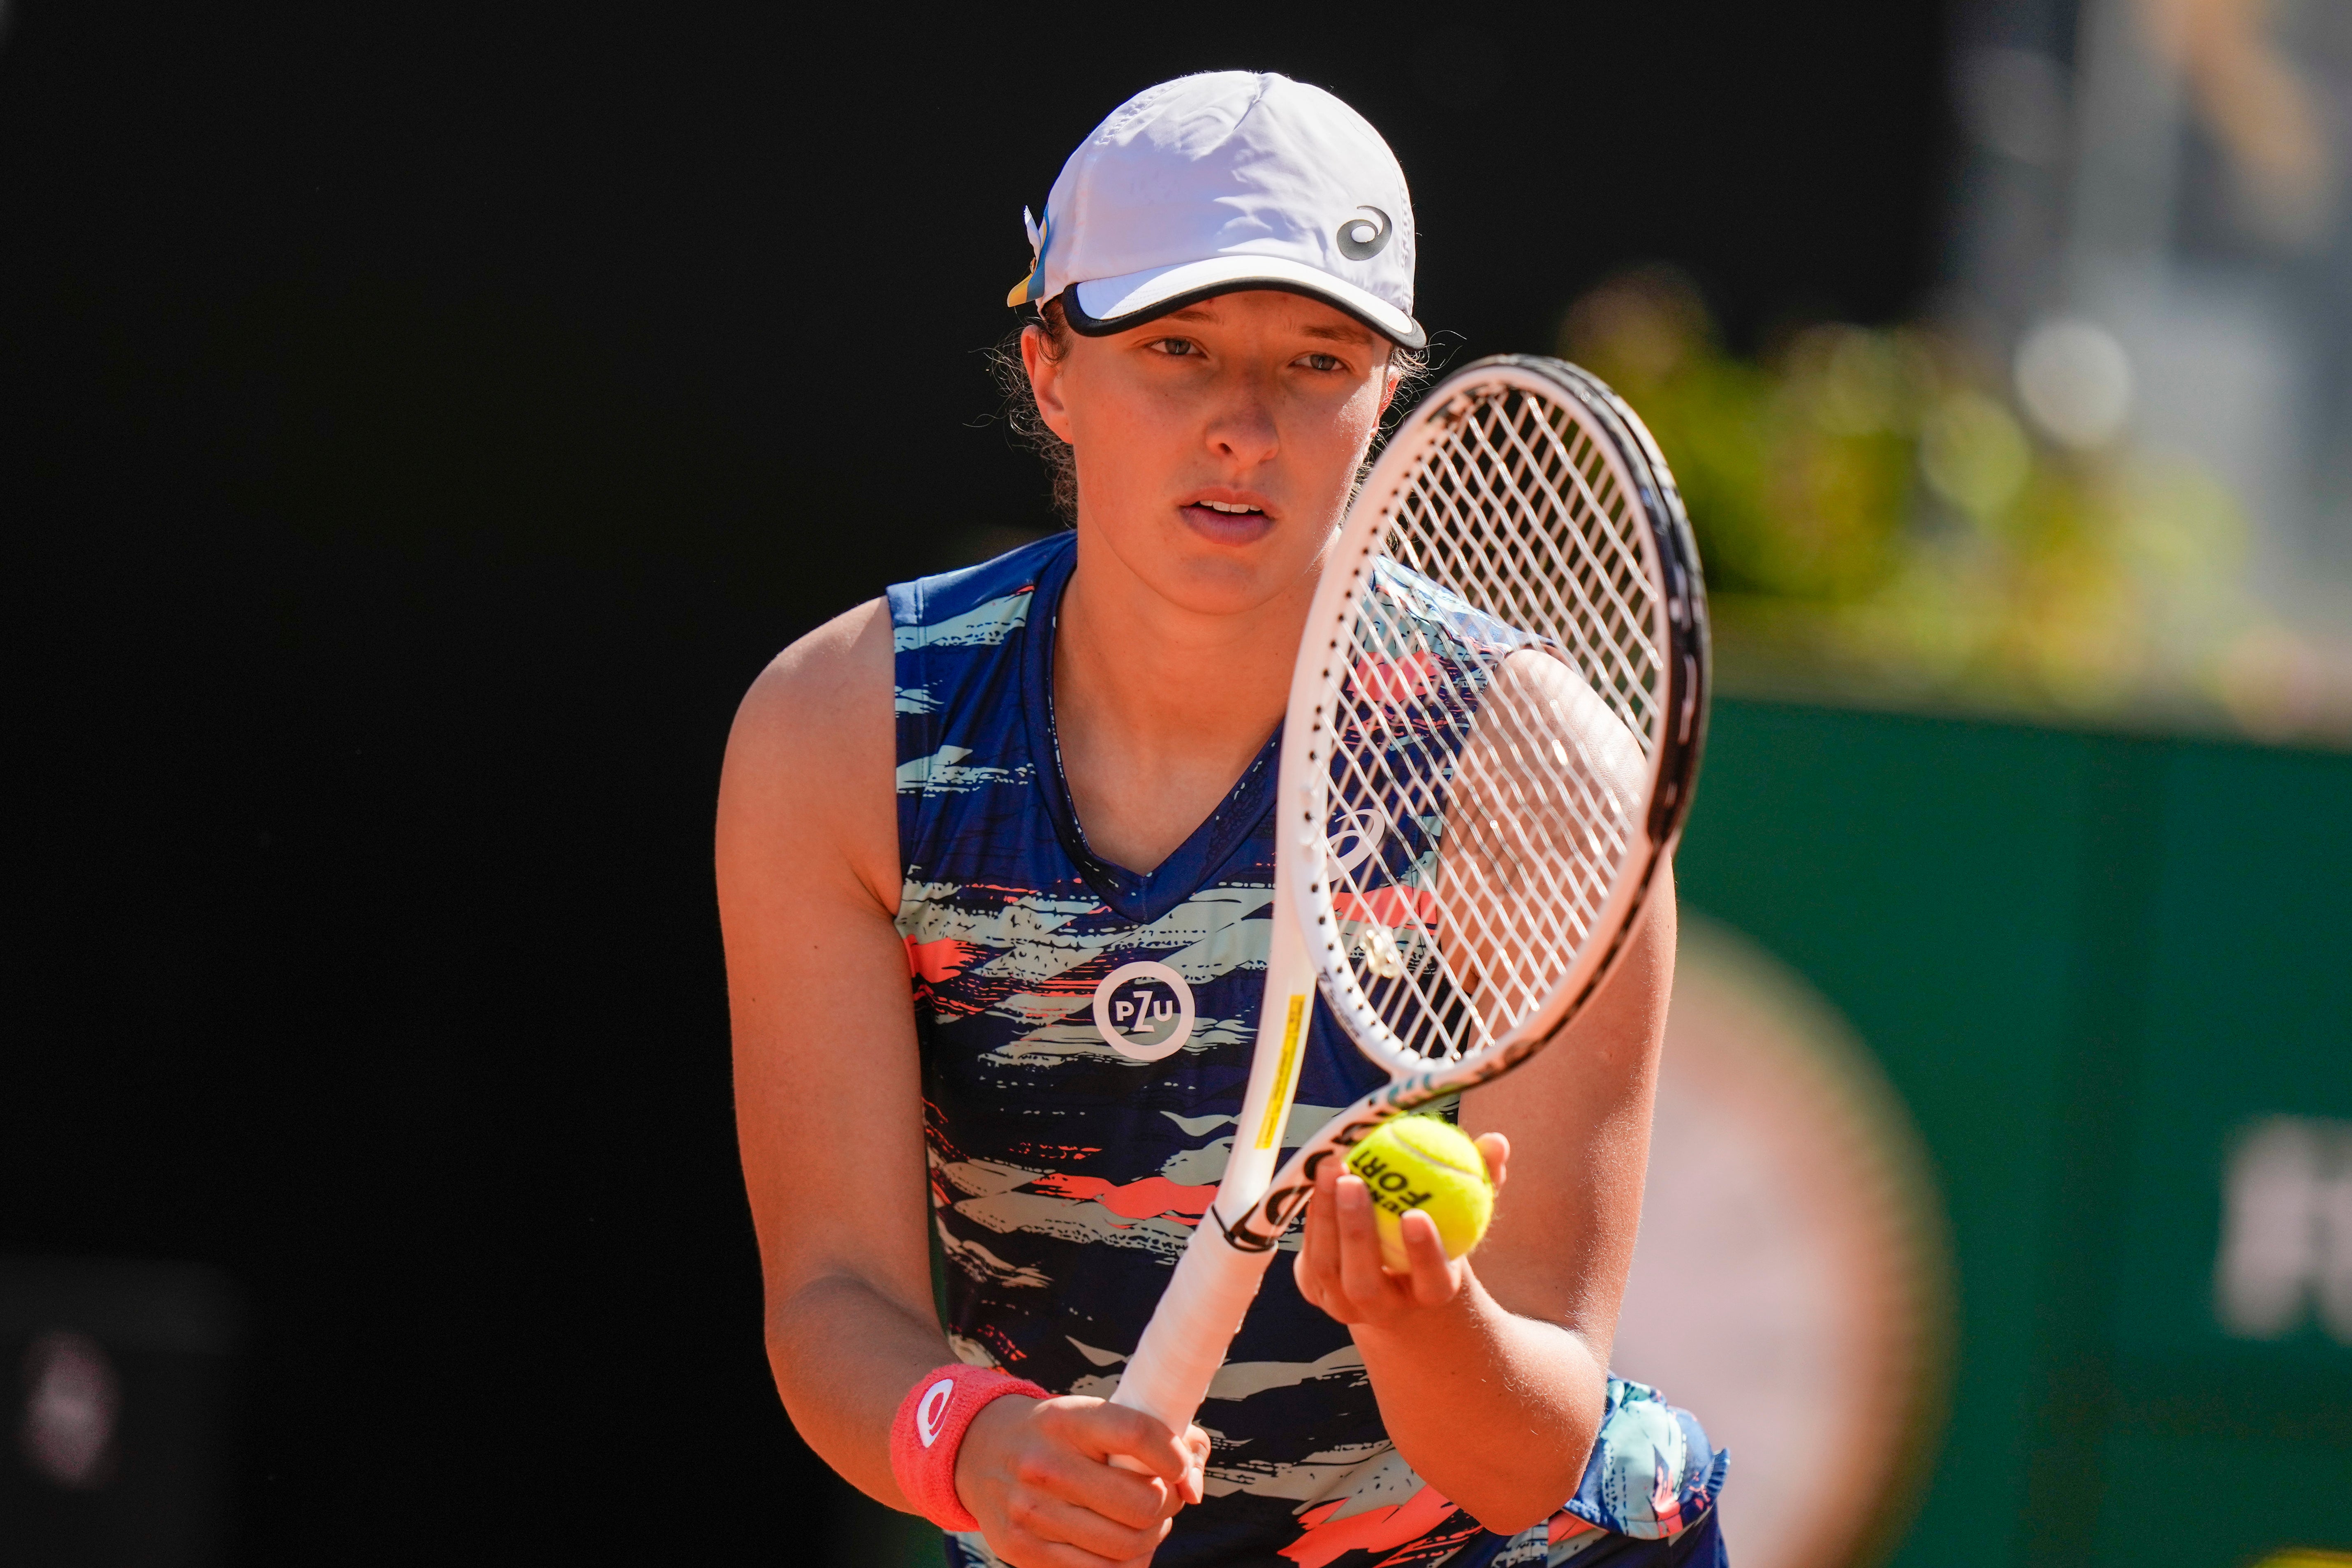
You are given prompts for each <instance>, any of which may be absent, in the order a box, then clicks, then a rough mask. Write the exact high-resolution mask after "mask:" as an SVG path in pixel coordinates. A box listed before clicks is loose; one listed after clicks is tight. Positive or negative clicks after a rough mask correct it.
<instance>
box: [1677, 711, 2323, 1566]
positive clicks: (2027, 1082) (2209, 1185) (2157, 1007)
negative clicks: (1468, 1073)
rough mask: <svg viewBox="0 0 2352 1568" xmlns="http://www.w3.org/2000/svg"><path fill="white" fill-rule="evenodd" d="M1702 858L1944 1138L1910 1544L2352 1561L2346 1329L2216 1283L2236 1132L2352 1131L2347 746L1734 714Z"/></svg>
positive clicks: (1846, 714) (1911, 1552) (2180, 1560)
mask: <svg viewBox="0 0 2352 1568" xmlns="http://www.w3.org/2000/svg"><path fill="white" fill-rule="evenodd" d="M1680 874H1681V887H1682V894H1683V897H1684V899H1685V900H1686V901H1687V903H1688V904H1689V905H1690V906H1691V907H1693V908H1696V909H1698V910H1704V911H1706V913H1708V914H1710V915H1713V916H1715V917H1717V918H1718V919H1720V920H1723V921H1727V922H1729V923H1730V924H1732V925H1734V926H1737V927H1738V928H1739V929H1740V930H1742V931H1746V932H1747V933H1748V934H1749V935H1750V936H1752V937H1754V938H1755V939H1756V940H1758V941H1759V942H1761V943H1763V944H1764V945H1765V946H1766V947H1768V948H1769V949H1770V950H1772V951H1773V952H1776V953H1778V954H1779V955H1780V957H1781V958H1782V959H1784V960H1786V961H1787V962H1788V963H1790V964H1792V965H1794V966H1795V967H1796V968H1797V969H1799V970H1800V971H1801V972H1802V973H1804V974H1805V975H1806V976H1807V977H1808V978H1810V979H1811V982H1812V983H1813V984H1815V985H1817V986H1818V987H1820V989H1821V990H1822V993H1823V994H1826V995H1827V996H1828V997H1829V998H1830V999H1831V1000H1832V1002H1834V1003H1835V1004H1836V1005H1838V1006H1839V1007H1841V1008H1842V1009H1843V1011H1844V1012H1845V1014H1846V1016H1847V1017H1848V1018H1849V1019H1850V1020H1851V1021H1852V1022H1853V1025H1854V1026H1855V1028H1856V1030H1857V1031H1858V1032H1859V1033H1860V1035H1861V1036H1862V1037H1863V1039H1864V1041H1865V1042H1867V1043H1868V1045H1869V1046H1870V1047H1871V1048H1872V1049H1873V1050H1874V1052H1875V1053H1876V1054H1877V1056H1878V1058H1880V1060H1881V1061H1882V1062H1883V1063H1884V1064H1885V1068H1886V1070H1887V1072H1888V1074H1889V1075H1890V1077H1891V1078H1892V1079H1893V1080H1894V1083H1895V1087H1896V1088H1897V1089H1898V1090H1900V1092H1901V1093H1902V1094H1903V1096H1904V1097H1905V1098H1906V1100H1908V1102H1909V1104H1910V1107H1911V1110H1912V1112H1913V1114H1914V1116H1915V1117H1916V1119H1917V1121H1918V1124H1919V1128H1920V1130H1921V1131H1922V1133H1923V1134H1924V1135H1925V1137H1926V1140H1927V1145H1928V1147H1929V1150H1930V1152H1931V1153H1932V1156H1933V1160H1934V1163H1935V1175H1936V1177H1937V1181H1938V1182H1939V1184H1941V1188H1942V1194H1943V1198H1944V1201H1945V1204H1946V1205H1947V1207H1948V1214H1949V1219H1950V1223H1951V1229H1952V1236H1953V1241H1954V1247H1955V1252H1956V1257H1957V1262H1958V1313H1959V1321H1958V1340H1957V1355H1958V1366H1957V1368H1956V1375H1955V1377H1954V1379H1953V1385H1952V1388H1953V1392H1952V1399H1951V1406H1950V1412H1951V1413H1950V1420H1949V1425H1948V1428H1947V1430H1946V1433H1945V1438H1944V1442H1943V1446H1942V1448H1941V1450H1940V1454H1939V1457H1938V1458H1937V1462H1936V1465H1935V1468H1934V1470H1933V1474H1932V1478H1931V1479H1930V1480H1929V1481H1928V1483H1927V1491H1926V1494H1925V1497H1924V1500H1923V1502H1922V1505H1921V1507H1920V1509H1919V1510H1918V1513H1917V1515H1916V1520H1915V1521H1914V1523H1913V1525H1912V1527H1911V1529H1910V1531H1909V1532H1908V1534H1907V1535H1906V1536H1905V1537H1904V1539H1903V1544H1902V1546H1901V1548H1900V1550H1899V1552H1897V1554H1896V1559H1895V1561H1896V1562H1897V1563H1900V1564H1903V1565H1904V1568H1928V1565H1930V1564H1935V1565H1941V1564H1947V1563H1948V1564H1954V1565H1958V1564H1964V1563H1965V1564H1969V1565H1970V1568H1984V1565H1987V1564H2015V1565H2017V1568H2028V1565H2033V1568H2040V1565H2043V1564H2052V1565H2054V1564H2058V1563H2067V1564H2106V1563H2115V1564H2123V1563H2154V1562H2162V1563H2167V1564H2168V1565H2173V1568H2206V1565H2210V1568H2237V1565H2239V1564H2242V1563H2249V1562H2252V1561H2253V1560H2254V1559H2255V1558H2256V1557H2258V1556H2259V1555H2261V1554H2262V1553H2263V1552H2265V1551H2267V1550H2269V1549H2271V1548H2273V1547H2277V1546H2282V1545H2286V1544H2291V1543H2303V1544H2310V1545H2320V1546H2331V1545H2332V1546H2336V1547H2343V1548H2352V1346H2347V1345H2346V1344H2344V1343H2340V1342H2336V1340H2334V1339H2331V1338H2329V1337H2328V1336H2327V1335H2326V1333H2324V1332H2323V1331H2321V1329H2320V1328H2319V1327H2317V1326H2316V1324H2315V1322H2314V1321H2310V1320H2309V1319H2308V1318H2306V1320H2305V1322H2304V1323H2303V1325H2302V1326H2301V1327H2300V1328H2298V1329H2296V1330H2294V1331H2292V1332H2289V1333H2287V1334H2285V1335H2284V1336H2283V1337H2281V1338H2277V1339H2274V1340H2268V1341H2255V1340H2247V1339H2237V1338H2231V1337H2230V1336H2229V1335H2227V1334H2226V1333H2225V1332H2224V1331H2223V1330H2222V1328H2221V1324H2220V1322H2219V1321H2218V1319H2217V1317H2216V1315H2215V1310H2214V1307H2213V1299H2214V1292H2213V1278H2214V1266H2215V1257H2216V1251H2217V1247H2218V1246H2219V1244H2220V1237H2221V1212H2222V1211H2221V1204H2222V1178H2223V1169H2224V1162H2225V1158H2226V1155H2227V1152H2228V1150H2229V1148H2230V1145H2231V1140H2232V1139H2233V1138H2234V1137H2235V1136H2237V1135H2238V1134H2239V1133H2240V1132H2241V1131H2242V1130H2243V1129H2244V1128H2246V1127H2247V1126H2249V1125H2250V1124H2252V1123H2253V1122H2254V1121H2257V1120H2258V1119H2260V1118H2263V1117H2266V1116H2271V1115H2275V1114H2280V1113H2288V1114H2294V1115H2298V1116H2305V1117H2313V1118H2331V1119H2345V1120H2352V756H2347V755H2343V754H2336V753H2310V752H2283V751H2270V750H2263V749H2260V748H2256V747H2251V746H2244V745H2235V744H2224V743H2219V742H2200V741H2186V740H2177V739H2150V738H2137V737H2125V736H2118V735H2093V734H2077V733H2068V732H2063V731H2053V730H2046V729H2031V728H2023V727H2016V726H2008V725H2001V724H1994V723H1987V722H1977V721H1958V720H1945V719H1928V718H1919V717H1911V716H1901V715H1894V714H1886V713H1872V712H1859V711H1845V710H1820V709H1810V708H1799V707H1788V706H1777V705H1767V704H1760V703H1753V702H1742V701H1723V702H1720V703H1718V704H1717V708H1716V710H1715V717H1714V729H1713V732H1712V735H1711V738H1710V741H1709V751H1708V756H1707V761H1706V773H1705V775H1704V777H1703V778H1702V780H1701V784H1700V793H1699V795H1698V798H1697V801H1696V805H1695V807H1694V811H1693V815H1692V818H1691V823H1690V827H1689V829H1688V833H1687V836H1686V838H1685V845H1684V848H1683V852H1682V857H1681V860H1680ZM2339 1181H2340V1182H2342V1183H2344V1184H2347V1185H2346V1188H2345V1190H2346V1191H2347V1192H2352V1168H2347V1169H2345V1170H2343V1171H2342V1172H2341V1173H2340V1175H2339ZM2337 1235H2338V1241H2337V1243H2336V1245H2337V1247H2338V1248H2339V1256H2340V1257H2341V1258H2342V1261H2341V1262H2340V1263H2339V1265H2338V1267H2340V1268H2347V1270H2352V1215H2347V1218H2346V1219H2345V1221H2344V1222H2343V1223H2342V1224H2341V1225H2339V1226H2338V1227H2337ZM1703 1414H1704V1413H1702V1415H1703ZM1733 1484H1734V1485H1737V1484H1738V1481H1737V1472H1736V1470H1735V1476H1734V1480H1733ZM1735 1548H1736V1543H1735Z"/></svg>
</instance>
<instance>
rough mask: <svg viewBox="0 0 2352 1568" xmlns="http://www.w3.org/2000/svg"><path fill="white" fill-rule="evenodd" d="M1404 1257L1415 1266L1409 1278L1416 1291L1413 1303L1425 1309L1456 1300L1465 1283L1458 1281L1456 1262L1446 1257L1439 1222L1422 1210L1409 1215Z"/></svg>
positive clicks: (1408, 1211)
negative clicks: (1455, 1268) (1455, 1274)
mask: <svg viewBox="0 0 2352 1568" xmlns="http://www.w3.org/2000/svg"><path fill="white" fill-rule="evenodd" d="M1399 1228H1401V1229H1402V1231H1403V1232H1404V1255H1405V1258H1406V1259H1407V1261H1409V1262H1410V1263H1412V1274H1411V1275H1409V1276H1408V1277H1407V1278H1408V1279H1410V1281H1411V1284H1412V1299H1413V1300H1415V1301H1417V1302H1419V1303H1420V1304H1421V1305H1423V1306H1424V1307H1440V1306H1444V1304H1445V1303H1446V1302H1448V1301H1451V1300H1454V1291H1455V1290H1456V1289H1460V1285H1461V1282H1460V1281H1459V1280H1458V1279H1455V1278H1454V1260H1453V1259H1452V1258H1448V1257H1446V1256H1445V1238H1444V1237H1441V1236H1439V1235H1438V1234H1437V1222H1436V1221H1435V1220H1433V1219H1432V1218H1430V1217H1429V1215H1426V1214H1424V1213H1423V1212H1422V1211H1421V1210H1419V1209H1408V1210H1406V1211H1405V1216H1404V1223H1403V1224H1402V1226H1400V1227H1399Z"/></svg>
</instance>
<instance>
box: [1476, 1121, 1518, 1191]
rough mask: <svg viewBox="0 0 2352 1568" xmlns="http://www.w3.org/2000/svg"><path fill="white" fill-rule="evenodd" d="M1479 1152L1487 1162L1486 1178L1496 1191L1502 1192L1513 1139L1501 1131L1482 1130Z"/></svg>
mask: <svg viewBox="0 0 2352 1568" xmlns="http://www.w3.org/2000/svg"><path fill="white" fill-rule="evenodd" d="M1478 1153H1479V1155H1480V1157H1481V1158H1483V1159H1484V1160H1485V1161H1486V1180H1487V1181H1488V1182H1490V1183H1492V1184H1494V1188H1495V1190H1496V1192H1498V1193H1499V1192H1501V1191H1502V1190H1503V1178H1504V1176H1505V1175H1506V1174H1507V1173H1508V1168H1509V1166H1510V1163H1511V1141H1510V1140H1509V1139H1508V1138H1507V1137H1505V1136H1504V1135H1503V1134H1502V1133H1500V1132H1481V1133H1480V1134H1478Z"/></svg>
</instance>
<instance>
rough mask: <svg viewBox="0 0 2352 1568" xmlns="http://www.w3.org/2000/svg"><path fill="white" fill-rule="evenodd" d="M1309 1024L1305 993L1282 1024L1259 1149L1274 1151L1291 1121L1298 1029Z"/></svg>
mask: <svg viewBox="0 0 2352 1568" xmlns="http://www.w3.org/2000/svg"><path fill="white" fill-rule="evenodd" d="M1306 1021H1307V997H1306V995H1305V994H1304V993H1302V994H1299V995H1297V996H1293V997H1292V998H1291V999H1290V1015H1289V1016H1287V1017H1286V1018H1285V1019H1283V1021H1282V1055H1281V1057H1280V1058H1277V1059H1276V1062H1275V1064H1274V1092H1273V1093H1272V1094H1270V1095H1268V1096H1267V1097H1266V1100H1265V1122H1264V1123H1263V1124H1262V1125H1261V1126H1260V1127H1259V1128H1258V1130H1257V1146H1258V1147H1259V1148H1261V1149H1271V1148H1273V1147H1274V1141H1275V1140H1276V1138H1278V1137H1280V1136H1281V1135H1282V1124H1283V1123H1284V1122H1285V1121H1288V1120H1289V1117H1288V1115H1287V1114H1286V1112H1287V1111H1288V1110H1290V1080H1291V1079H1292V1077H1293V1076H1294V1075H1295V1074H1297V1071H1298V1030H1299V1026H1300V1025H1302V1024H1304V1023H1305V1022H1306Z"/></svg>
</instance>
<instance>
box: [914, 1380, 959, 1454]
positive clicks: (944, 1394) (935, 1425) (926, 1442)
mask: <svg viewBox="0 0 2352 1568" xmlns="http://www.w3.org/2000/svg"><path fill="white" fill-rule="evenodd" d="M954 1397H955V1379H954V1378H951V1377H943V1378H941V1379H940V1380H939V1382H937V1383H935V1384H931V1385H930V1387H929V1388H927V1389H925V1390H923V1402H922V1403H921V1404H920V1405H916V1406H915V1436H918V1437H920V1438H921V1439H922V1440H923V1447H926V1448H928V1447H930V1446H931V1445H932V1444H933V1443H935V1442H937V1441H939V1436H940V1422H941V1421H942V1420H944V1419H946V1417H947V1413H948V1401H949V1400H950V1399H953V1398H954Z"/></svg>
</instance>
